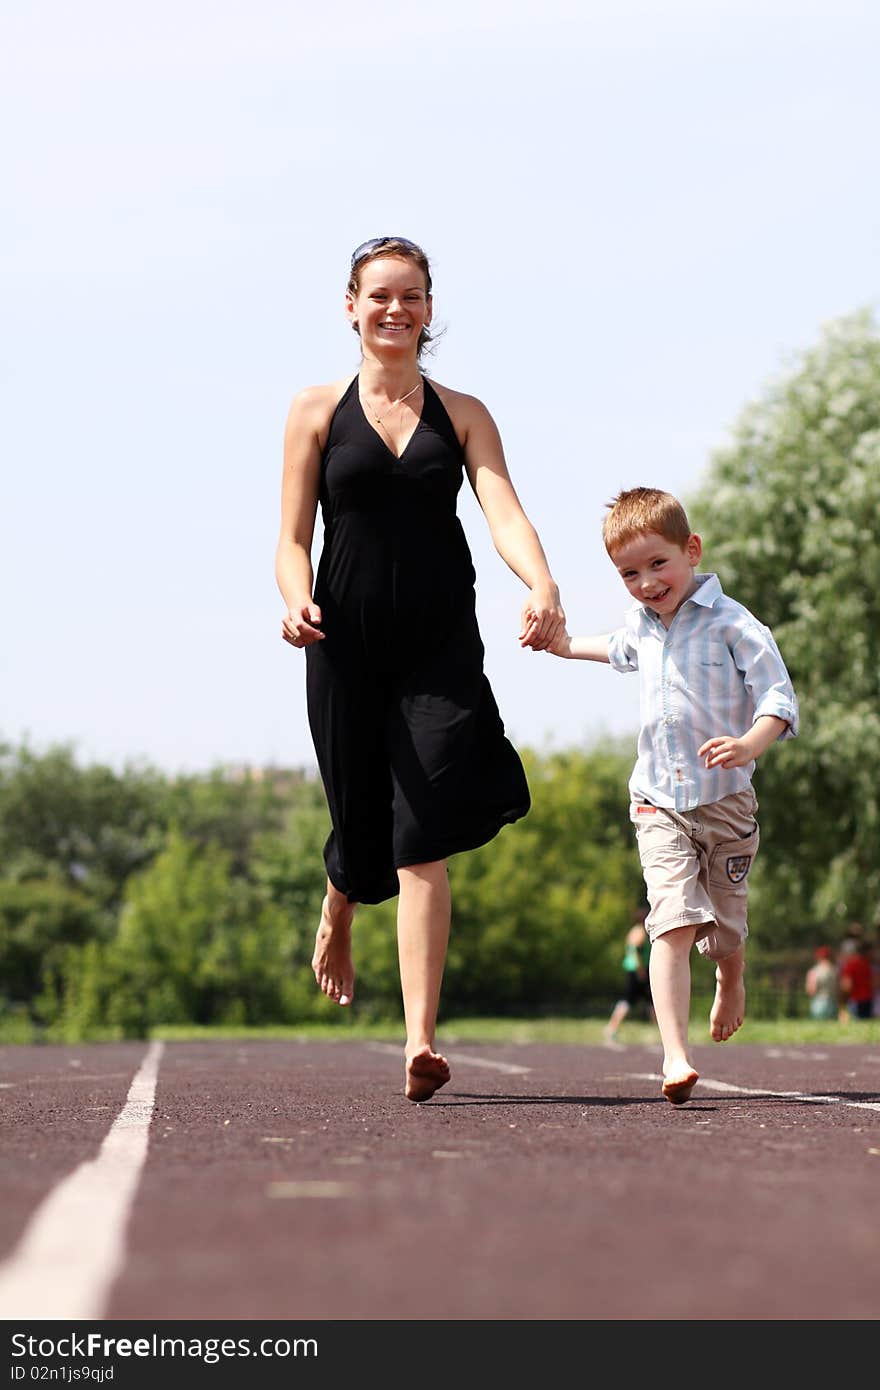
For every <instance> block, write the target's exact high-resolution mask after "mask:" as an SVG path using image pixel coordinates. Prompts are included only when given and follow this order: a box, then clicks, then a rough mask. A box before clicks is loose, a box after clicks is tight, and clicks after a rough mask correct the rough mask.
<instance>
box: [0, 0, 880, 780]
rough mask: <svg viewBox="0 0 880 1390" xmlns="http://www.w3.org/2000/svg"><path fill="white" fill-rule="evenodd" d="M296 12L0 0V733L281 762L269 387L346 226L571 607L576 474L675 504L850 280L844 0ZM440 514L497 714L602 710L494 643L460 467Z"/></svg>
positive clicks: (878, 233) (548, 665)
mask: <svg viewBox="0 0 880 1390" xmlns="http://www.w3.org/2000/svg"><path fill="white" fill-rule="evenodd" d="M312 11H313V7H307V6H305V5H294V4H290V3H284V4H282V3H274V2H273V0H266V2H265V3H260V0H251V2H250V3H247V4H245V3H222V2H221V3H207V0H205V2H204V3H203V0H195V2H193V3H188V0H175V3H173V4H172V3H168V0H153V2H152V3H151V4H149V5H147V4H145V3H139V4H138V3H132V4H127V5H119V4H116V3H109V0H106V2H105V0H80V3H78V4H77V5H76V6H69V5H67V4H64V3H61V0H43V3H38V4H31V3H28V4H25V3H9V2H8V0H7V3H4V4H3V5H2V8H0V54H2V56H0V118H2V121H3V128H4V130H5V131H6V135H7V141H6V152H5V155H4V172H3V193H4V211H3V217H2V219H0V246H2V252H3V254H2V256H0V283H2V301H3V303H2V315H0V319H2V329H0V392H2V410H0V449H2V456H3V484H2V488H3V491H2V509H0V550H2V554H0V583H2V593H3V600H4V601H3V629H4V641H3V643H2V649H0V681H2V692H3V694H2V706H0V732H2V734H3V735H4V736H5V737H6V738H7V739H12V740H16V741H17V740H18V739H20V738H22V737H28V739H29V740H30V742H31V743H32V744H33V745H34V746H36V747H38V748H42V747H45V746H46V745H47V744H48V743H50V742H52V741H58V740H62V741H72V742H73V743H74V745H75V747H76V748H77V750H78V752H79V755H80V756H81V758H82V759H83V760H84V761H85V760H89V761H91V760H101V761H107V762H110V763H112V764H114V765H121V764H122V763H124V762H126V761H136V760H147V761H149V762H153V763H156V764H157V765H159V766H161V767H163V768H166V769H167V770H169V771H176V770H184V769H185V770H196V769H199V768H206V767H210V766H212V765H214V764H215V763H218V762H234V763H239V762H247V763H255V764H263V763H276V764H282V765H312V764H313V754H312V748H311V743H310V740H309V734H308V729H307V724H306V717H305V698H304V690H303V674H304V673H303V658H302V655H301V654H300V653H297V652H295V651H293V649H291V648H289V647H288V646H287V645H286V644H284V643H283V642H282V641H281V638H280V636H279V631H280V616H281V602H280V597H279V595H278V593H277V590H276V588H275V582H274V576H273V555H274V548H275V542H276V537H277V526H278V499H279V490H280V476H281V439H282V432H283V427H284V420H285V416H286V413H287V408H288V404H289V401H290V399H291V397H292V396H293V395H294V394H295V392H296V391H298V390H300V389H301V388H302V387H304V386H306V385H310V384H312V383H314V382H318V381H326V380H330V379H333V378H335V377H339V376H342V375H345V374H346V373H348V372H351V373H354V371H356V369H357V351H356V340H355V338H354V336H353V334H352V333H351V331H350V329H349V328H348V326H347V324H346V322H345V319H344V316H343V307H342V306H343V293H344V286H345V280H346V275H347V269H348V258H349V254H350V251H351V249H352V247H353V246H354V245H356V244H357V243H358V242H360V241H362V240H364V239H365V238H366V237H369V236H373V235H380V234H390V233H402V234H403V235H406V236H408V237H412V238H414V239H416V240H418V241H420V242H421V243H422V244H423V245H424V246H425V248H426V249H427V251H428V253H429V255H430V257H431V259H432V264H433V269H434V278H435V316H436V320H437V321H439V322H440V323H441V324H442V325H444V326H445V328H446V332H445V335H444V336H443V338H442V340H441V344H440V347H439V349H438V352H437V354H436V356H435V358H434V359H433V361H432V363H431V366H430V371H431V373H432V375H433V376H434V377H435V378H436V379H437V380H439V381H442V382H445V383H446V384H448V385H450V386H453V387H456V388H458V389H460V390H465V391H469V392H471V393H472V394H474V395H477V396H479V397H480V398H481V399H482V400H484V401H485V403H486V404H487V405H488V407H489V409H490V410H491V411H492V413H493V415H494V417H495V419H496V421H497V423H498V426H499V428H500V430H501V433H502V438H503V440H504V444H505V449H506V453H507V458H508V463H509V466H510V470H511V474H512V477H513V480H514V483H515V485H516V487H517V490H518V491H519V493H520V496H521V498H522V500H523V503H524V505H525V507H526V510H527V511H528V513H529V515H530V516H531V517H532V519H533V521H534V522H535V524H536V526H537V528H538V530H539V533H540V535H541V538H542V540H543V542H544V546H545V549H546V550H547V552H548V555H549V558H550V561H551V567H552V568H553V571H554V573H555V575H556V577H557V579H558V581H559V583H560V586H561V589H562V595H563V601H564V603H565V607H566V610H567V612H568V615H569V625H570V627H571V629H572V630H573V631H577V632H582V633H583V632H598V631H607V630H609V629H610V628H611V627H613V626H615V625H616V624H617V623H618V622H619V620H620V617H621V614H622V612H623V609H624V607H625V605H626V602H627V601H628V600H627V595H626V593H625V590H624V588H623V585H622V584H621V583H620V580H619V579H618V578H617V576H616V574H615V572H614V570H613V569H612V567H611V565H610V562H609V561H608V559H607V558H606V556H605V554H604V551H603V550H602V546H601V542H600V539H599V527H600V525H601V519H602V514H603V510H604V504H605V502H606V501H607V499H608V498H609V497H610V496H611V495H612V494H613V493H614V492H616V491H617V490H618V489H619V488H621V487H626V486H633V485H635V484H638V483H647V484H652V485H656V486H662V487H666V488H668V489H670V490H671V491H674V492H677V493H679V495H681V496H683V497H684V498H685V499H686V498H687V496H688V494H689V493H691V494H692V493H693V492H694V491H695V489H696V488H697V487H698V486H699V484H700V481H701V479H702V478H703V476H704V475H705V470H706V468H707V464H708V461H709V458H710V456H711V452H712V450H713V449H714V448H716V447H717V446H718V445H719V444H721V443H722V442H723V441H724V438H725V434H726V431H727V429H728V428H729V426H730V425H731V424H732V422H733V421H734V420H735V418H736V416H737V414H738V412H739V410H740V409H741V407H742V405H743V404H744V403H745V402H746V401H747V400H748V399H749V398H751V397H753V396H754V395H756V394H758V393H759V392H760V391H761V390H762V389H763V387H764V385H765V384H766V382H767V381H768V379H769V378H770V377H772V376H773V375H775V374H776V373H778V372H779V371H781V370H783V369H784V368H785V364H786V362H788V361H790V359H791V358H792V356H793V354H796V353H797V352H798V351H799V350H801V349H802V348H804V347H806V346H808V345H809V344H810V343H811V342H812V341H814V339H815V337H816V336H817V334H818V331H819V328H820V326H821V324H822V323H824V322H825V321H827V320H828V319H831V318H834V317H837V316H838V315H841V314H846V313H849V312H850V311H852V310H854V309H856V308H859V307H861V306H863V305H866V304H869V305H875V304H876V302H877V297H878V290H880V255H878V242H880V195H878V178H877V155H876V132H877V129H878V124H880V109H878V108H880V98H878V85H877V80H876V73H877V64H878V56H880V44H878V40H880V11H878V10H877V7H876V5H874V4H873V3H868V0H864V3H859V0H837V3H834V2H833V0H799V3H794V0H791V2H789V0H760V2H759V0H736V3H728V2H727V0H715V2H714V3H711V4H706V3H704V2H702V0H701V2H700V3H698V2H697V0H666V3H664V5H663V6H659V5H657V4H649V3H642V2H637V0H615V2H614V3H612V0H602V3H590V2H589V0H586V3H584V2H583V0H581V2H580V3H573V2H570V0H544V3H541V4H534V5H532V4H519V5H518V4H515V3H510V0H507V2H506V3H501V2H500V0H499V2H498V3H496V0H468V3H463V2H462V0H446V2H445V3H444V5H443V6H442V7H439V6H438V7H433V6H432V7H427V6H422V7H417V6H414V5H413V4H412V3H411V0H407V3H400V4H398V3H386V4H382V3H378V4H374V5H371V6H364V5H362V4H352V3H347V2H341V0H328V3H325V4H323V5H322V6H320V7H316V9H315V12H314V13H313V12H312ZM460 514H461V516H462V520H463V522H464V525H465V528H466V530H467V533H468V537H469V540H470V542H471V546H472V550H473V554H474V559H475V564H476V566H477V573H478V611H479V615H480V621H481V626H482V631H483V637H484V641H485V645H486V668H487V672H488V674H489V677H490V680H491V681H492V684H493V687H494V689H495V693H496V695H497V698H498V701H499V705H500V707H501V711H502V714H503V716H504V718H505V722H506V724H507V727H508V731H509V733H510V734H511V736H512V737H513V738H514V740H515V741H516V742H517V743H519V744H530V745H532V746H537V747H546V746H564V745H567V744H573V743H581V742H583V741H584V740H589V739H592V738H594V737H597V736H601V735H603V734H604V733H609V732H610V733H618V732H619V733H624V732H628V731H631V730H633V729H634V728H635V726H636V722H637V713H638V698H637V690H636V682H635V680H634V679H627V678H626V677H621V676H617V675H615V674H613V673H612V672H610V671H609V670H608V669H607V668H603V667H594V666H593V665H592V664H588V663H568V662H560V661H557V660H555V659H554V658H551V657H548V656H545V655H539V654H534V653H530V652H522V651H521V650H520V648H519V646H518V644H517V642H516V632H517V627H518V618H519V609H520V604H521V602H522V598H523V596H524V592H525V591H524V590H523V588H522V585H521V584H520V582H519V581H518V580H517V579H516V578H515V576H513V575H512V574H511V573H510V571H509V570H507V569H506V567H505V565H504V564H503V562H502V561H501V560H500V558H499V557H498V556H497V555H496V553H495V551H494V549H493V547H492V545H491V540H490V538H489V535H488V530H487V528H486V525H485V522H484V520H483V518H482V515H481V513H480V511H479V508H478V506H477V504H476V502H475V500H474V498H473V496H472V495H471V494H470V493H469V491H468V490H467V489H465V490H464V491H463V493H462V498H461V505H460ZM319 544H320V528H319V529H318V533H317V536H316V558H317V549H318V546H319ZM705 567H706V568H711V556H708V557H707V560H706V564H705ZM722 579H723V576H722Z"/></svg>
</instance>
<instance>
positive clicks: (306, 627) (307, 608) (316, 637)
mask: <svg viewBox="0 0 880 1390" xmlns="http://www.w3.org/2000/svg"><path fill="white" fill-rule="evenodd" d="M320 622H321V610H320V608H319V607H318V605H317V604H316V603H313V602H312V600H311V599H306V601H305V602H304V603H302V604H298V605H296V606H295V607H293V608H289V609H288V611H287V616H286V617H284V618H282V620H281V636H282V637H283V638H284V640H285V642H289V643H290V645H291V646H292V647H310V646H311V645H312V643H313V642H323V640H324V634H323V632H321V630H320Z"/></svg>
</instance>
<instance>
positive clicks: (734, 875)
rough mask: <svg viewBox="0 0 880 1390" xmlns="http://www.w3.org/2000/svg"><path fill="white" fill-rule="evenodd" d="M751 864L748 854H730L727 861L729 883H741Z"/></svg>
mask: <svg viewBox="0 0 880 1390" xmlns="http://www.w3.org/2000/svg"><path fill="white" fill-rule="evenodd" d="M751 862H752V856H751V855H750V854H732V855H731V856H730V858H729V859H728V861H727V877H728V878H729V879H730V881H731V883H742V881H743V879H744V878H745V876H746V874H747V873H748V871H749V865H750V864H751Z"/></svg>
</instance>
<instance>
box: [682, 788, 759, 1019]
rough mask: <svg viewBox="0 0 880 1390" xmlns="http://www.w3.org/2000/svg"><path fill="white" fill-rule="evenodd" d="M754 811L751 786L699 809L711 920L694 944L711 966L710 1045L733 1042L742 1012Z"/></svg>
mask: <svg viewBox="0 0 880 1390" xmlns="http://www.w3.org/2000/svg"><path fill="white" fill-rule="evenodd" d="M756 809H757V800H756V798H755V794H754V791H753V790H752V788H751V787H749V788H748V789H746V790H745V791H741V792H734V793H733V794H732V795H731V796H728V797H725V798H724V799H723V800H722V801H718V802H714V803H712V804H711V805H709V806H704V807H701V809H700V815H701V818H702V821H703V835H704V845H705V851H706V855H707V864H706V875H707V883H706V886H707V890H708V892H709V896H710V897H711V899H712V905H713V909H714V913H715V922H714V925H713V927H712V928H711V929H710V931H709V932H708V933H707V934H706V935H705V936H702V939H701V940H699V941H698V942H697V950H698V951H700V952H701V953H702V954H704V955H706V956H708V957H709V958H710V960H712V961H714V963H715V999H714V1001H713V1003H712V1008H711V1010H710V1013H709V1029H710V1032H711V1034H712V1038H713V1040H714V1041H715V1042H727V1040H728V1038H732V1037H733V1035H734V1033H735V1032H736V1031H737V1030H738V1029H739V1028H741V1027H742V1025H743V1020H744V1018H745V1014H746V988H745V978H744V972H745V943H746V938H747V937H748V934H749V928H748V920H747V918H748V895H749V874H750V872H751V868H752V865H753V864H754V862H755V856H756V855H757V852H758V845H759V841H760V834H759V831H758V824H757V821H756V820H755V811H756Z"/></svg>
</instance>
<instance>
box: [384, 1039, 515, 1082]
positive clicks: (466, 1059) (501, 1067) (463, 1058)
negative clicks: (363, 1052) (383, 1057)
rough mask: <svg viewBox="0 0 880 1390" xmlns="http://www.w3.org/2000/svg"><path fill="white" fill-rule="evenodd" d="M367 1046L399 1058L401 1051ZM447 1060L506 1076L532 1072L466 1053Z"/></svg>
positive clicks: (454, 1054)
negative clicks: (499, 1072) (391, 1053)
mask: <svg viewBox="0 0 880 1390" xmlns="http://www.w3.org/2000/svg"><path fill="white" fill-rule="evenodd" d="M367 1046H368V1047H369V1048H370V1050H371V1051H372V1052H393V1053H394V1055H395V1057H399V1056H400V1053H401V1051H402V1049H401V1048H399V1047H396V1046H395V1045H394V1043H381V1042H374V1043H368V1044H367ZM445 1055H446V1054H445V1053H444V1056H445ZM448 1060H449V1061H450V1062H451V1063H453V1064H454V1065H455V1066H458V1065H459V1064H460V1065H461V1066H463V1067H487V1068H488V1069H489V1071H503V1072H506V1073H507V1074H508V1076H525V1075H526V1074H527V1073H528V1072H530V1071H531V1070H532V1069H531V1067H518V1066H517V1065H516V1064H515V1063H514V1062H492V1061H489V1059H488V1058H486V1057H471V1056H469V1055H468V1053H466V1052H455V1053H453V1054H451V1055H450V1056H449V1059H448Z"/></svg>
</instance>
